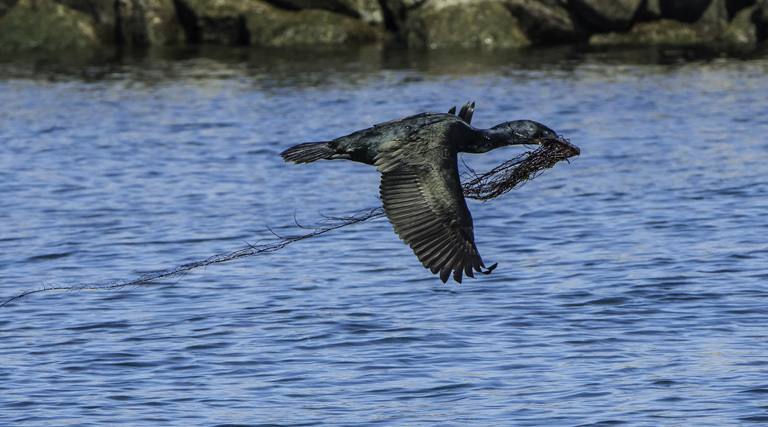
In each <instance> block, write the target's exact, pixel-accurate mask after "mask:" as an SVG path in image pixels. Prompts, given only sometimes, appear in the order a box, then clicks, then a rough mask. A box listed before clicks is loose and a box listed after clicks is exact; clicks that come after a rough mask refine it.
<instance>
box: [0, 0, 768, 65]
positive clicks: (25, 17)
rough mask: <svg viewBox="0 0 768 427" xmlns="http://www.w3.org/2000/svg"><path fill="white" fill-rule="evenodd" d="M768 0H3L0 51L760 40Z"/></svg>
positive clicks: (767, 33)
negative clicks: (178, 46)
mask: <svg viewBox="0 0 768 427" xmlns="http://www.w3.org/2000/svg"><path fill="white" fill-rule="evenodd" d="M766 39H768V0H0V53H2V54H4V55H8V54H12V53H18V52H36V51H37V52H51V51H62V50H67V49H89V48H99V47H104V46H110V45H129V46H164V45H176V44H200V43H206V44H219V45H249V46H258V47H288V46H318V45H326V46H327V45H346V44H362V43H371V42H382V41H387V42H394V43H402V44H404V45H406V46H407V47H409V48H416V49H440V48H454V47H461V48H482V49H491V48H514V47H525V46H531V45H534V46H536V45H553V44H573V43H588V44H591V45H638V44H639V45H643V44H670V45H680V44H706V43H724V44H756V43H759V42H761V41H764V40H766Z"/></svg>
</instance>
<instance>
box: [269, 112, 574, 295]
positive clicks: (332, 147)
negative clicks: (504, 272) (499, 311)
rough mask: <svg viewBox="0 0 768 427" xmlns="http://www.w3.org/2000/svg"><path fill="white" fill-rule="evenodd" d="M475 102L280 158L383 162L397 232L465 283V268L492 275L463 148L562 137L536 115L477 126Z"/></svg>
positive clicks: (387, 208)
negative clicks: (463, 170) (467, 193)
mask: <svg viewBox="0 0 768 427" xmlns="http://www.w3.org/2000/svg"><path fill="white" fill-rule="evenodd" d="M474 108H475V103H474V102H473V103H471V104H470V103H467V104H466V105H464V107H462V108H461V110H460V111H459V114H458V115H454V114H455V112H456V107H453V108H451V110H450V111H449V112H448V113H447V114H446V113H421V114H416V115H414V116H410V117H406V118H403V119H398V120H392V121H389V122H386V123H381V124H377V125H374V126H373V127H370V128H368V129H363V130H361V131H358V132H355V133H352V134H350V135H347V136H342V137H340V138H336V139H334V140H332V141H325V142H307V143H304V144H299V145H295V146H293V147H291V148H289V149H287V150H285V151H283V152H282V153H280V155H281V156H282V157H283V159H284V160H285V161H286V162H294V163H297V164H298V163H310V162H314V161H316V160H320V159H324V160H333V159H346V160H352V161H355V162H360V163H365V164H368V165H373V166H376V168H377V170H378V171H379V172H381V185H380V187H379V190H380V194H381V200H382V201H383V203H384V212H385V213H386V215H387V217H388V218H389V222H391V223H392V225H393V227H394V229H395V233H397V235H398V236H400V238H401V239H402V240H403V241H404V242H405V243H406V244H407V245H409V246H410V247H411V249H413V252H414V253H415V254H416V256H417V257H418V259H419V261H421V263H422V264H423V265H424V268H428V269H429V270H430V271H432V273H433V274H437V273H440V280H442V281H443V283H445V282H446V281H447V280H448V277H449V276H450V275H451V273H453V279H454V280H455V281H456V282H458V283H461V279H462V272H463V273H464V274H466V275H467V276H469V277H474V274H473V270H474V271H477V272H481V273H484V274H489V273H490V272H491V271H492V270H493V269H494V268H495V267H496V264H494V265H492V266H491V267H490V268H487V269H484V268H485V264H483V260H482V258H481V257H480V254H479V253H478V251H477V246H475V236H474V231H473V227H472V215H471V214H470V213H469V209H468V208H467V203H466V201H465V200H464V195H463V193H462V186H461V181H460V179H459V169H458V162H457V153H459V152H462V153H485V152H488V151H490V150H493V149H494V148H499V147H505V146H508V145H535V144H541V143H543V142H545V141H551V140H554V139H558V140H559V139H560V137H558V136H557V134H556V133H555V132H554V131H553V130H551V129H550V128H548V127H546V126H544V125H542V124H540V123H537V122H534V121H530V120H515V121H511V122H505V123H501V124H499V125H496V126H494V127H492V128H490V129H477V128H475V127H473V126H471V125H470V122H471V120H472V114H473V112H474Z"/></svg>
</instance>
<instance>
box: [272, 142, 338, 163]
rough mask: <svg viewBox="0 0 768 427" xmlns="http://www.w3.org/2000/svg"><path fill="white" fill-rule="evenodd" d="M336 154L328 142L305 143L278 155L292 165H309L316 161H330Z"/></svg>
mask: <svg viewBox="0 0 768 427" xmlns="http://www.w3.org/2000/svg"><path fill="white" fill-rule="evenodd" d="M334 154H336V152H335V151H334V150H333V147H331V144H330V143H329V142H305V143H303V144H299V145H294V146H293V147H291V148H289V149H287V150H285V151H283V152H282V153H280V156H282V158H283V160H285V161H286V162H294V163H297V164H298V163H311V162H314V161H316V160H321V159H325V160H329V159H332V158H333V156H334Z"/></svg>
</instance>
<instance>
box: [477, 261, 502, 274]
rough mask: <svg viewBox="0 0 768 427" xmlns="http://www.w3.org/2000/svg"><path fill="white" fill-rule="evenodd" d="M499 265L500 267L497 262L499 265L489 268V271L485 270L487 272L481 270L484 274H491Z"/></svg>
mask: <svg viewBox="0 0 768 427" xmlns="http://www.w3.org/2000/svg"><path fill="white" fill-rule="evenodd" d="M498 265H499V263H498V262H497V263H495V264H493V265H492V266H490V267H488V269H487V270H485V271H482V270H480V272H481V273H483V274H491V272H492V271H493V270H495V269H496V267H498Z"/></svg>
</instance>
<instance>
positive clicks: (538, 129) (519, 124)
mask: <svg viewBox="0 0 768 427" xmlns="http://www.w3.org/2000/svg"><path fill="white" fill-rule="evenodd" d="M491 131H492V132H493V133H494V134H496V136H497V137H501V138H502V139H503V140H505V142H506V143H505V144H504V145H541V144H544V143H547V142H554V141H556V140H562V139H563V138H562V137H560V136H558V135H557V133H556V132H555V131H553V130H552V129H550V128H548V127H546V126H544V125H543V124H541V123H537V122H534V121H532V120H515V121H511V122H505V123H502V124H499V125H496V126H494V127H492V128H491Z"/></svg>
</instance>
